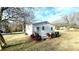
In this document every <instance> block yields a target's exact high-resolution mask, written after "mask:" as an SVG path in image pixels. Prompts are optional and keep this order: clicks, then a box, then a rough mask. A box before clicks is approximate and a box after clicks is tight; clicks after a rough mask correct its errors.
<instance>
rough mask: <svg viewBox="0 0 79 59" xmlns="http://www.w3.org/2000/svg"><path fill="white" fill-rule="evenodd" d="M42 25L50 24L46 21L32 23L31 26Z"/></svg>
mask: <svg viewBox="0 0 79 59" xmlns="http://www.w3.org/2000/svg"><path fill="white" fill-rule="evenodd" d="M43 23H46V24H50V23H49V22H48V21H43V22H38V23H33V25H36V24H43Z"/></svg>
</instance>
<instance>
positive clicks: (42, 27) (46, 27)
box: [26, 21, 55, 38]
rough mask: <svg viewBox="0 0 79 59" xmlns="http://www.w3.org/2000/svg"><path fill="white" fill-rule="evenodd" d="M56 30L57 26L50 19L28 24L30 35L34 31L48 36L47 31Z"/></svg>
mask: <svg viewBox="0 0 79 59" xmlns="http://www.w3.org/2000/svg"><path fill="white" fill-rule="evenodd" d="M54 30H55V26H53V25H52V24H50V23H49V22H48V21H44V22H38V23H34V24H27V25H26V33H27V34H28V35H31V34H32V33H33V32H37V33H39V35H41V36H42V37H43V38H44V37H47V35H46V34H47V33H51V32H54Z"/></svg>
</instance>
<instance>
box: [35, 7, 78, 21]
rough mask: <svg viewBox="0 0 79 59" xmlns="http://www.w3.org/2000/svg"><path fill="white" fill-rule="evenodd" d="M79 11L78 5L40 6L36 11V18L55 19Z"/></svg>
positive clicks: (38, 19) (43, 19)
mask: <svg viewBox="0 0 79 59" xmlns="http://www.w3.org/2000/svg"><path fill="white" fill-rule="evenodd" d="M74 12H79V8H78V7H39V8H37V10H36V11H35V20H37V21H49V22H51V21H54V20H57V19H60V18H61V17H62V16H64V15H68V14H71V13H74Z"/></svg>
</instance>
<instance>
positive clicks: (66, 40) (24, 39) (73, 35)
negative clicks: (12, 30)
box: [3, 31, 79, 51]
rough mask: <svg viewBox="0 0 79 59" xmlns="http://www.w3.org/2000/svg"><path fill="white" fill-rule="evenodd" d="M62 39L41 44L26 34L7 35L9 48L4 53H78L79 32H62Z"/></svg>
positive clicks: (48, 40)
mask: <svg viewBox="0 0 79 59" xmlns="http://www.w3.org/2000/svg"><path fill="white" fill-rule="evenodd" d="M60 33H61V37H58V38H53V39H47V40H45V41H41V42H35V41H30V40H29V37H28V36H26V35H24V34H15V35H5V36H4V38H5V39H6V42H7V43H8V45H9V47H7V48H5V49H3V51H77V50H79V31H60Z"/></svg>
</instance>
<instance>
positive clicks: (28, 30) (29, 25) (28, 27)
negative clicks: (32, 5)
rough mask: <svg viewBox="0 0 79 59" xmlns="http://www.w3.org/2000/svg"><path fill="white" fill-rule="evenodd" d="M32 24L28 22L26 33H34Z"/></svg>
mask: <svg viewBox="0 0 79 59" xmlns="http://www.w3.org/2000/svg"><path fill="white" fill-rule="evenodd" d="M32 26H33V25H32V24H26V33H27V34H28V35H29V36H30V35H31V34H32V30H33V28H32Z"/></svg>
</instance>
